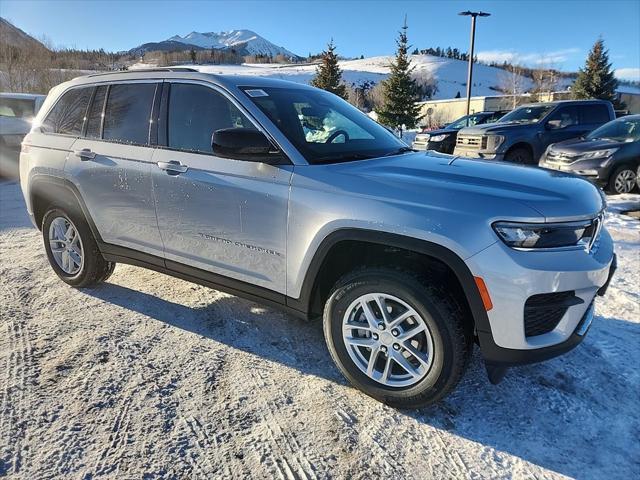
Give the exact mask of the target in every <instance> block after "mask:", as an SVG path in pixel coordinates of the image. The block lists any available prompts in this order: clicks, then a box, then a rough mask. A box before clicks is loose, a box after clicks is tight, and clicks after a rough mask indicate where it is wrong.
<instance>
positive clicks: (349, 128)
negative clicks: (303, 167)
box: [293, 102, 373, 143]
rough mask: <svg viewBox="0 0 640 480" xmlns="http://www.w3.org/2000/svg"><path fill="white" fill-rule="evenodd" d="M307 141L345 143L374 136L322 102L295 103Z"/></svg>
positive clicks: (369, 138)
mask: <svg viewBox="0 0 640 480" xmlns="http://www.w3.org/2000/svg"><path fill="white" fill-rule="evenodd" d="M293 107H294V108H295V110H296V112H297V114H298V120H299V121H300V126H301V127H302V129H303V131H304V138H305V141H306V142H307V143H327V142H333V143H345V142H347V141H349V140H371V139H373V136H372V135H371V134H369V133H367V132H366V131H365V130H364V129H362V128H360V127H359V126H358V125H356V124H355V123H354V122H352V121H351V120H349V119H348V118H347V117H345V116H344V115H342V114H341V113H340V112H337V111H335V110H333V109H332V108H330V107H326V106H324V105H321V104H313V103H309V102H295V103H294V104H293Z"/></svg>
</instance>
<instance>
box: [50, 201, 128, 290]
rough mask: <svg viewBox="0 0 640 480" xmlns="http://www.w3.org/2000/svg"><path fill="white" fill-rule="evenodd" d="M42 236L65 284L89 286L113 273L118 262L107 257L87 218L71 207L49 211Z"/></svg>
mask: <svg viewBox="0 0 640 480" xmlns="http://www.w3.org/2000/svg"><path fill="white" fill-rule="evenodd" d="M42 236H43V240H44V248H45V250H46V252H47V258H48V259H49V263H50V264H51V267H52V268H53V270H54V272H56V274H57V275H58V277H60V278H61V279H62V281H64V282H65V283H68V284H69V285H72V286H74V287H90V286H93V285H96V284H99V283H102V282H104V281H105V280H106V279H107V278H108V277H109V276H110V275H111V274H112V273H113V270H114V268H115V263H114V262H108V261H106V260H105V259H104V257H103V256H102V254H101V253H100V251H99V250H98V245H97V243H96V241H95V239H94V238H93V235H92V233H91V229H90V228H89V225H88V224H87V222H86V221H85V219H84V217H83V216H82V215H81V214H77V213H75V212H73V211H72V209H62V208H57V207H56V208H51V209H50V210H48V211H47V212H46V213H45V215H44V218H43V220H42Z"/></svg>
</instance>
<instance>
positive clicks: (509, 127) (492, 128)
mask: <svg viewBox="0 0 640 480" xmlns="http://www.w3.org/2000/svg"><path fill="white" fill-rule="evenodd" d="M532 125H535V123H515V122H505V123H485V124H481V125H474V126H473V127H465V128H463V129H462V130H460V133H464V134H470V135H487V134H489V133H500V132H504V131H509V132H513V131H516V130H528V129H531V126H532Z"/></svg>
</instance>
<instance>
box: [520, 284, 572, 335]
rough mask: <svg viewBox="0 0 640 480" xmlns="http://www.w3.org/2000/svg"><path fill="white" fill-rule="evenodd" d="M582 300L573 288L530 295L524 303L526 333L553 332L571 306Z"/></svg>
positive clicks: (541, 333) (540, 333)
mask: <svg viewBox="0 0 640 480" xmlns="http://www.w3.org/2000/svg"><path fill="white" fill-rule="evenodd" d="M582 302H583V300H582V299H581V298H578V297H576V296H575V292H574V291H573V290H571V291H568V292H555V293H543V294H540V295H533V296H531V297H529V298H528V299H527V301H526V303H525V304H524V333H525V335H526V336H527V337H535V336H536V335H543V334H545V333H549V332H551V331H552V330H553V329H554V328H556V327H557V326H558V323H560V320H562V317H563V316H564V314H565V313H567V310H568V309H569V307H570V306H572V305H578V304H580V303H582Z"/></svg>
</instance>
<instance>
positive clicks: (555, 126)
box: [544, 119, 562, 130]
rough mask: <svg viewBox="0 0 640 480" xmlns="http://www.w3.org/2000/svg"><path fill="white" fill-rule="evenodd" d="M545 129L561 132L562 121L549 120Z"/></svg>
mask: <svg viewBox="0 0 640 480" xmlns="http://www.w3.org/2000/svg"><path fill="white" fill-rule="evenodd" d="M544 128H546V129H547V130H559V129H560V128H562V120H560V119H558V120H549V121H548V122H547V123H546V124H545V126H544Z"/></svg>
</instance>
